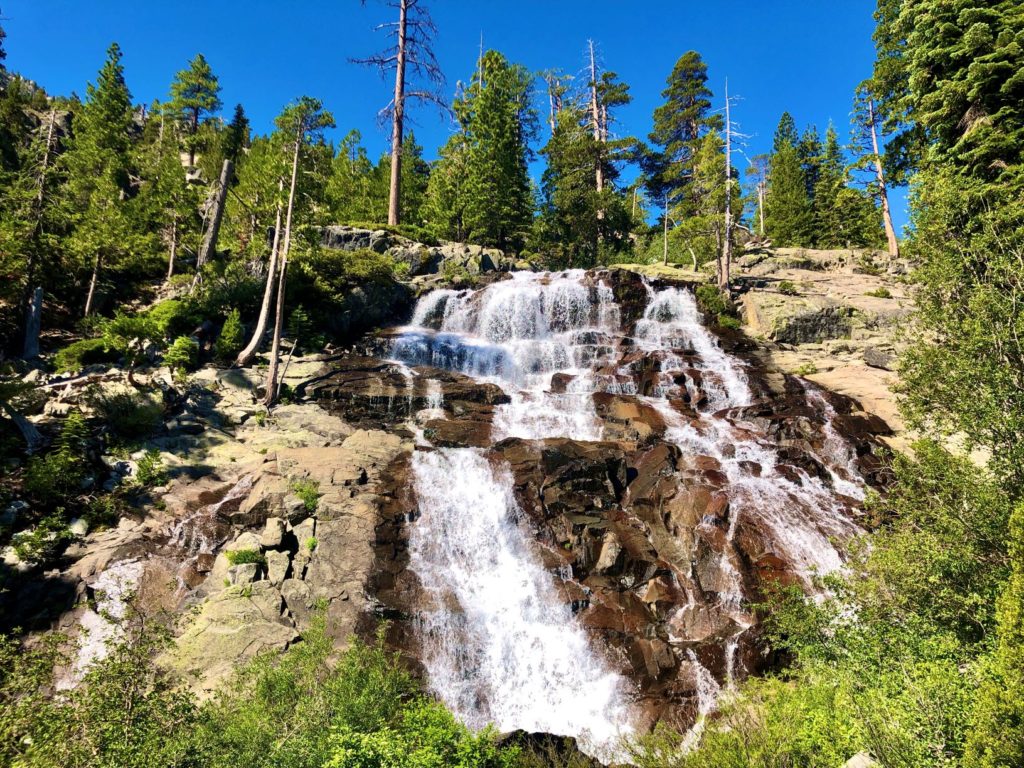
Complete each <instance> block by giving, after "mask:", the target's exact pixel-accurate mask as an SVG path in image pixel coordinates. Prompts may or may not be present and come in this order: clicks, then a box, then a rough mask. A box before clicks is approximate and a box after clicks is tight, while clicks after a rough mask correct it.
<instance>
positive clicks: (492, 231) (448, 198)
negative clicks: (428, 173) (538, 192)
mask: <svg viewBox="0 0 1024 768" xmlns="http://www.w3.org/2000/svg"><path fill="white" fill-rule="evenodd" d="M532 80H533V77H532V75H531V74H530V73H529V72H528V71H527V70H526V68H525V67H523V66H521V65H515V64H510V63H509V62H508V61H507V60H506V59H505V57H504V56H502V55H501V54H500V53H498V52H497V51H487V52H486V53H484V55H483V56H482V57H481V59H480V65H479V67H478V68H477V71H476V72H474V74H473V79H472V81H471V83H470V85H469V87H468V88H467V89H466V93H465V98H462V99H459V100H458V101H456V103H455V105H454V109H455V113H456V117H457V118H458V121H459V127H460V132H459V133H458V134H456V136H453V137H452V138H451V139H450V140H449V142H448V144H447V145H446V147H445V148H444V149H442V151H441V160H440V161H439V162H438V165H437V167H436V169H435V170H434V173H433V174H432V180H431V182H430V185H429V188H428V191H427V195H428V198H429V199H428V202H427V204H426V210H427V212H428V217H429V219H430V225H431V228H432V229H433V230H434V231H435V232H436V233H437V235H438V236H439V237H442V238H445V239H465V240H468V241H470V242H474V243H479V244H481V245H490V246H495V247H498V248H505V249H509V248H511V249H515V248H518V247H520V246H522V244H523V242H524V241H525V238H526V234H527V231H528V229H529V225H530V221H531V217H532V212H533V199H532V194H531V190H530V181H529V175H528V169H527V154H528V145H529V141H530V139H531V138H532V137H533V136H534V135H535V133H536V130H537V128H536V123H537V116H536V113H535V111H534V109H533V107H532V106H531V104H530V98H529V95H530V91H531V87H532V86H531V83H532ZM435 175H436V176H437V179H438V181H437V183H434V181H433V176H435Z"/></svg>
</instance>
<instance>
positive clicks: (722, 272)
mask: <svg viewBox="0 0 1024 768" xmlns="http://www.w3.org/2000/svg"><path fill="white" fill-rule="evenodd" d="M731 264H732V123H731V122H730V114H729V81H728V80H726V81H725V236H724V237H723V238H722V259H721V264H720V265H719V270H718V287H719V288H720V289H722V290H724V291H728V290H729V282H730V275H729V271H730V266H731Z"/></svg>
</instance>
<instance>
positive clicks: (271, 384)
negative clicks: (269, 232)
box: [263, 0, 406, 408]
mask: <svg viewBox="0 0 1024 768" xmlns="http://www.w3.org/2000/svg"><path fill="white" fill-rule="evenodd" d="M405 3H406V0H402V8H403V9H404V8H405ZM304 133H305V125H304V123H303V121H302V120H300V121H299V127H298V130H297V131H296V133H295V153H294V154H293V155H292V183H291V188H290V189H289V191H288V213H287V215H286V216H285V224H284V246H283V247H282V249H281V276H280V277H279V278H278V281H277V311H276V312H275V313H274V341H273V343H272V345H271V348H270V366H269V368H268V370H267V392H266V397H265V398H264V400H263V402H264V403H265V404H266V406H267V407H268V408H269V407H270V406H272V405H273V404H274V403H275V402H276V400H277V368H278V362H279V360H278V358H279V357H280V355H281V328H282V326H283V325H284V289H285V279H286V278H287V276H288V251H289V249H290V248H291V244H292V212H293V211H294V208H295V181H296V179H297V178H298V175H299V150H300V148H301V147H302V136H303V134H304Z"/></svg>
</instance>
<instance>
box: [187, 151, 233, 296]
mask: <svg viewBox="0 0 1024 768" xmlns="http://www.w3.org/2000/svg"><path fill="white" fill-rule="evenodd" d="M234 169H235V165H234V163H232V162H231V161H230V160H224V165H223V166H222V167H221V169H220V179H218V181H217V186H216V188H215V189H213V190H212V192H211V194H210V208H209V214H208V215H209V216H210V219H209V221H210V226H208V227H207V228H206V235H205V236H204V237H203V243H202V245H201V246H200V247H199V256H198V257H197V258H196V274H197V277H198V272H199V269H200V267H202V266H203V265H204V264H205V263H206V262H208V261H209V260H210V259H211V258H212V257H213V255H214V253H215V252H216V250H217V238H218V237H219V236H220V224H221V221H223V220H224V203H225V202H226V201H227V197H228V186H229V185H230V184H231V174H232V173H233V172H234Z"/></svg>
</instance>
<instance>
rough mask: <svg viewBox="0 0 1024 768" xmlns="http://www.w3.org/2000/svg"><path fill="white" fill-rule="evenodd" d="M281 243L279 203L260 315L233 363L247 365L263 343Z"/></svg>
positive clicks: (282, 183) (282, 184)
mask: <svg viewBox="0 0 1024 768" xmlns="http://www.w3.org/2000/svg"><path fill="white" fill-rule="evenodd" d="M283 187H284V182H279V183H278V189H279V190H280V189H281V188H283ZM280 245H281V203H280V202H278V204H277V217H276V219H275V221H274V243H273V245H271V246H270V266H269V267H268V269H267V283H266V285H265V286H264V287H263V303H262V304H261V305H260V316H259V318H258V319H257V320H256V328H255V330H254V331H253V332H252V338H251V339H249V343H248V344H247V345H246V347H245V349H243V350H242V351H241V352H239V353H238V357H237V358H235V365H240V366H242V365H248V364H249V363H251V362H252V359H253V358H254V357H255V356H256V351H257V350H258V349H259V348H260V344H262V343H263V337H264V336H265V335H266V333H267V320H268V319H269V318H270V300H271V298H272V297H273V296H274V283H275V281H276V279H277V253H278V249H279V248H280Z"/></svg>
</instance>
